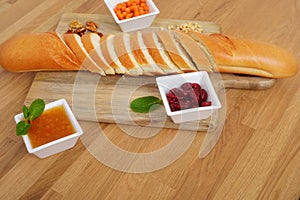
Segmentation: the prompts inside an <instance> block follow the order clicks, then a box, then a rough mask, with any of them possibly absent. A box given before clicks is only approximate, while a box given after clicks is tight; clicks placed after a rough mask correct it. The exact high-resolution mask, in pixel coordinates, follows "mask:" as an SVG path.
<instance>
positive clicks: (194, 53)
mask: <svg viewBox="0 0 300 200" xmlns="http://www.w3.org/2000/svg"><path fill="white" fill-rule="evenodd" d="M171 35H172V37H173V39H174V40H176V41H177V42H178V43H179V44H180V45H181V46H182V47H183V48H184V49H185V51H186V53H187V54H188V55H189V57H190V58H191V59H192V61H193V63H194V64H195V65H196V67H197V69H198V70H199V71H202V70H204V71H208V72H213V71H215V70H214V69H215V62H214V59H213V57H211V55H210V54H209V53H208V52H207V51H209V50H207V49H206V47H205V46H203V47H202V46H201V45H200V44H199V43H198V42H195V40H194V39H193V38H192V37H190V36H189V35H188V34H186V33H182V32H179V31H173V32H171Z"/></svg>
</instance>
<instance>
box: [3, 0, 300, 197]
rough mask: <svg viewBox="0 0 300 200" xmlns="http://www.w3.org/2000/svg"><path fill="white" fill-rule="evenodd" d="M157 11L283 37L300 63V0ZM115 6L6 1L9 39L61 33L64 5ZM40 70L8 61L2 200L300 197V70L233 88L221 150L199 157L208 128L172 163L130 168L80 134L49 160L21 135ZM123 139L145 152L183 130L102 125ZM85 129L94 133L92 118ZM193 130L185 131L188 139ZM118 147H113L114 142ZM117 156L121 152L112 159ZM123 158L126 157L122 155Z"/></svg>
mask: <svg viewBox="0 0 300 200" xmlns="http://www.w3.org/2000/svg"><path fill="white" fill-rule="evenodd" d="M155 3H156V4H157V6H158V8H159V9H160V14H159V16H158V18H170V19H187V20H200V21H211V22H215V23H218V24H220V25H221V27H222V31H223V33H225V34H227V35H231V36H236V37H241V38H247V39H254V40H260V41H264V42H268V43H272V44H276V45H279V46H281V47H283V48H285V49H287V50H288V51H290V52H291V53H293V54H294V55H295V56H296V57H297V59H298V61H300V51H299V44H300V31H299V30H300V23H299V19H300V1H299V0H285V1H275V0H265V1H260V0H251V1H250V0H241V1H237V0H219V1H199V0H198V1H197V0H189V1H180V0H172V1H171V0H164V1H162V0H160V1H159V0H155ZM72 12H73V13H94V14H97V13H98V14H109V12H108V10H107V8H106V7H105V5H104V2H103V1H99V0H96V1H95V0H90V1H81V0H73V1H71V0H52V1H45V0H43V1H41V0H4V1H1V2H0V24H1V29H0V43H2V42H3V41H5V40H6V39H8V38H10V37H11V36H13V35H15V34H19V33H28V32H44V31H54V30H55V28H56V26H57V23H58V22H59V20H60V17H61V15H62V14H63V13H72ZM34 76H35V73H12V72H8V71H6V70H4V69H2V68H0V77H1V78H0V80H1V88H0V95H1V104H0V108H1V115H0V122H1V126H0V134H1V137H0V199H1V200H2V199H3V200H6V199H285V200H286V199H289V200H293V199H294V200H296V199H298V197H299V196H300V138H299V136H300V134H299V132H300V87H299V83H300V73H298V74H297V75H296V76H294V77H292V78H287V79H280V80H277V81H276V84H275V85H274V86H273V87H272V88H271V89H267V90H259V91H250V90H237V89H227V90H226V99H227V105H226V109H227V112H226V121H225V125H224V128H223V131H222V134H221V137H220V139H219V141H218V143H217V144H216V146H215V147H214V149H213V150H212V151H211V152H210V154H208V156H206V157H205V158H203V159H199V157H198V153H199V148H200V146H201V144H202V142H203V140H204V137H205V133H202V132H199V133H197V134H196V136H195V139H194V140H193V142H192V144H191V145H190V146H189V147H188V148H187V149H186V151H185V152H184V153H183V154H182V155H181V156H180V157H179V158H178V159H177V160H175V161H174V162H173V163H170V164H169V165H167V166H165V167H164V168H161V169H158V170H154V171H150V172H145V173H127V172H124V171H122V170H117V169H113V168H112V167H110V166H106V165H104V164H103V163H102V162H100V161H98V160H97V159H96V158H95V157H94V156H93V155H92V154H91V153H90V152H89V151H88V150H87V148H86V147H85V145H83V143H82V141H80V140H79V141H78V142H77V144H76V146H75V147H74V148H73V149H70V150H68V151H65V152H63V153H59V154H56V155H54V156H51V157H48V158H46V159H39V158H37V157H36V156H34V155H32V154H29V153H28V152H27V150H26V148H25V145H24V143H23V140H22V138H20V137H17V136H16V135H15V122H14V120H13V116H14V115H15V114H17V113H20V110H21V107H22V105H23V103H24V100H25V98H26V95H27V93H28V90H29V88H30V86H31V83H32V81H33V78H34ZM100 126H101V128H102V130H103V132H104V133H105V135H106V136H107V138H109V139H110V140H111V141H112V142H113V143H114V144H115V145H116V146H118V147H120V148H122V149H124V150H125V151H127V152H135V153H137V154H142V153H151V152H153V151H156V150H160V149H161V148H163V147H165V146H166V145H168V144H169V143H170V142H171V141H172V140H173V138H174V137H175V136H176V135H177V131H176V130H167V129H164V130H161V131H160V133H159V134H156V135H155V136H153V137H149V138H144V139H143V138H136V137H131V136H129V135H128V134H126V133H124V130H121V129H120V128H119V127H118V126H117V125H115V124H100ZM84 128H86V129H85V132H89V131H92V130H90V129H88V126H85V127H84ZM189 134H190V133H189V132H187V133H186V135H187V137H189ZM107 152H109V150H107ZM112 159H114V158H112ZM116 159H117V158H116Z"/></svg>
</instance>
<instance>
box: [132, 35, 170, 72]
mask: <svg viewBox="0 0 300 200" xmlns="http://www.w3.org/2000/svg"><path fill="white" fill-rule="evenodd" d="M130 45H131V50H132V53H133V55H134V57H135V59H136V61H137V62H138V64H139V65H140V66H141V68H142V69H143V71H144V75H149V76H152V75H161V74H165V72H164V71H163V70H162V69H161V68H160V67H159V66H158V65H157V64H156V63H155V62H154V60H153V59H152V57H151V56H150V54H149V52H148V50H147V47H146V46H145V43H144V41H143V38H142V33H141V31H135V32H132V33H130Z"/></svg>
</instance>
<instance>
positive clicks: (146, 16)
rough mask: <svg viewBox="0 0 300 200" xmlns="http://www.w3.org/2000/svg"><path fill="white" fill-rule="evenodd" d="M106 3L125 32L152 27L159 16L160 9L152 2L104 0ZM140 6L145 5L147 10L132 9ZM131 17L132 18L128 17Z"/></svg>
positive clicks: (147, 0) (145, 0)
mask: <svg viewBox="0 0 300 200" xmlns="http://www.w3.org/2000/svg"><path fill="white" fill-rule="evenodd" d="M104 2H105V4H106V6H107V8H108V9H109V11H110V13H111V15H112V16H113V18H114V20H115V22H116V23H117V24H118V25H119V26H120V28H121V30H122V31H123V32H130V31H135V30H139V29H144V28H148V27H150V26H151V24H152V22H153V21H154V19H155V17H156V16H157V15H158V14H159V9H158V8H157V7H156V5H155V4H154V2H153V1H152V0H104ZM121 4H123V5H124V6H122V5H121ZM140 4H145V5H146V6H145V7H146V8H147V9H142V7H143V6H141V7H138V8H136V9H135V8H132V7H133V6H139V5H140ZM119 6H121V7H119ZM122 7H124V8H122ZM118 11H120V13H119V12H118ZM129 15H131V16H130V17H128V16H129Z"/></svg>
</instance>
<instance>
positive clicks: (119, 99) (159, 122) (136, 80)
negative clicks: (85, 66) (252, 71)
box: [25, 13, 275, 131]
mask: <svg viewBox="0 0 300 200" xmlns="http://www.w3.org/2000/svg"><path fill="white" fill-rule="evenodd" d="M75 19H76V20H79V21H81V22H83V23H85V22H86V21H90V20H91V21H94V22H96V23H98V24H99V25H100V28H99V31H100V32H102V33H103V34H107V33H117V32H120V29H119V27H118V26H117V25H116V24H115V23H114V21H113V18H112V17H111V16H107V15H99V14H78V13H66V14H64V15H62V18H61V20H60V21H59V23H58V26H57V29H56V31H57V32H59V33H64V32H66V30H67V28H68V24H69V23H70V22H71V21H72V20H75ZM188 21H190V20H188ZM188 21H185V20H170V19H156V20H155V21H154V23H153V25H152V26H154V27H165V28H167V27H168V25H178V24H182V23H186V22H188ZM193 22H197V23H198V24H200V25H201V26H202V28H203V30H204V33H207V34H209V33H220V32H221V27H220V26H219V25H217V24H215V23H212V22H201V21H193ZM210 75H211V79H212V81H213V84H214V85H215V87H216V88H218V84H219V82H220V75H218V74H210ZM274 83H275V80H274V79H268V78H260V77H248V76H238V75H233V74H222V84H223V85H224V86H225V88H238V89H267V88H270V87H272V86H273V85H274ZM149 95H153V96H157V97H159V96H160V95H159V91H158V88H157V86H156V84H155V77H145V76H141V77H127V76H126V77H125V76H120V75H115V76H106V77H101V76H99V75H98V74H93V73H90V72H38V73H37V74H36V76H35V78H34V80H33V83H32V86H31V88H30V90H29V92H28V95H27V97H26V100H25V104H26V105H29V104H30V103H31V102H32V101H33V100H34V99H36V98H42V99H44V100H45V102H46V103H48V102H52V101H55V100H57V99H61V98H64V99H66V100H67V101H68V102H69V104H70V105H71V107H72V110H73V112H74V113H75V115H76V118H77V119H78V120H88V121H95V122H106V123H118V124H127V125H140V126H149V127H164V128H172V129H181V130H196V131H207V130H208V128H210V129H213V128H214V127H215V125H216V124H217V123H218V119H211V118H208V119H204V120H200V121H193V122H187V123H182V124H174V123H173V122H172V121H171V119H170V118H169V117H167V116H166V113H165V110H164V107H163V106H161V107H160V108H158V109H156V110H155V111H153V112H150V114H148V113H147V114H141V113H135V112H132V111H131V110H130V108H129V105H130V102H131V100H132V99H134V98H136V97H140V96H149Z"/></svg>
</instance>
